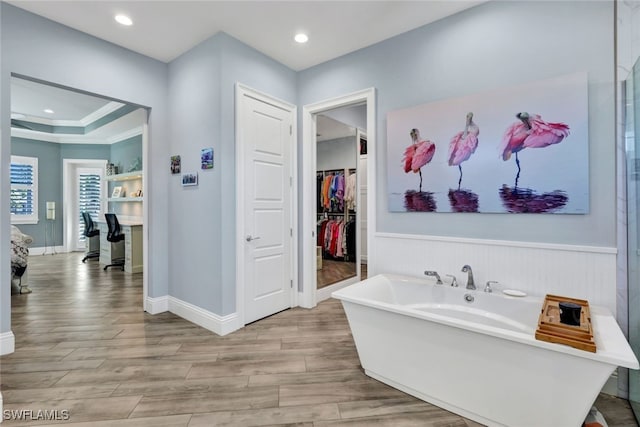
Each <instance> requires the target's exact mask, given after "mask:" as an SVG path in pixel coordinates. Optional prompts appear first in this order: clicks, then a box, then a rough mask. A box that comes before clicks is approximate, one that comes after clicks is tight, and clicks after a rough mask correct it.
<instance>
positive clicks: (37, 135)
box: [11, 128, 109, 144]
mask: <svg viewBox="0 0 640 427" xmlns="http://www.w3.org/2000/svg"><path fill="white" fill-rule="evenodd" d="M11 136H12V137H15V138H25V139H34V140H37V141H45V142H55V143H58V144H109V142H108V141H107V140H106V139H104V138H92V137H88V136H86V135H69V134H54V133H48V132H36V131H32V130H27V129H16V128H11Z"/></svg>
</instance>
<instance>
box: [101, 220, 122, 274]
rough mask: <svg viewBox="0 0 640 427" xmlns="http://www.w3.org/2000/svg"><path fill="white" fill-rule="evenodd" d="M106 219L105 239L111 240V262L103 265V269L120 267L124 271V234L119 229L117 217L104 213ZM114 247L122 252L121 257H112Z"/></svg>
mask: <svg viewBox="0 0 640 427" xmlns="http://www.w3.org/2000/svg"><path fill="white" fill-rule="evenodd" d="M104 217H105V219H106V220H107V240H108V241H110V242H111V264H109V265H105V267H104V271H107V268H109V267H120V268H122V271H124V234H122V230H121V229H120V223H119V222H118V217H116V214H113V213H106V214H104ZM114 248H118V249H120V250H119V252H120V253H121V254H123V256H122V257H118V258H114V257H113V254H114V252H116V251H114Z"/></svg>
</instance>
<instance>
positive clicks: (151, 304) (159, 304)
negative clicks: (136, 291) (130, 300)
mask: <svg viewBox="0 0 640 427" xmlns="http://www.w3.org/2000/svg"><path fill="white" fill-rule="evenodd" d="M145 311H146V312H147V313H149V314H160V313H164V312H167V311H169V296H168V295H165V296H163V297H158V298H152V297H147V299H146V304H145Z"/></svg>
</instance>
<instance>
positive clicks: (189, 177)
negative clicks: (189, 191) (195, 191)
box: [182, 172, 198, 187]
mask: <svg viewBox="0 0 640 427" xmlns="http://www.w3.org/2000/svg"><path fill="white" fill-rule="evenodd" d="M194 185H198V173H197V172H196V173H185V174H182V186H183V187H191V186H194Z"/></svg>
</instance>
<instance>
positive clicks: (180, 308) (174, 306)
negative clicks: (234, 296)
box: [168, 296, 244, 335]
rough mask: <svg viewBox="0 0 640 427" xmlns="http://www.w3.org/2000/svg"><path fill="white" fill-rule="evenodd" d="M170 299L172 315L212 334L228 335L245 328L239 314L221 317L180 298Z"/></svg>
mask: <svg viewBox="0 0 640 427" xmlns="http://www.w3.org/2000/svg"><path fill="white" fill-rule="evenodd" d="M168 299H169V311H170V312H171V313H173V314H176V315H178V316H180V317H182V318H183V319H186V320H188V321H190V322H193V323H195V324H196V325H198V326H202V327H203V328H205V329H207V330H209V331H211V332H215V333H216V334H218V335H227V334H229V333H231V332H233V331H236V330H238V329H240V328H242V327H243V326H244V325H241V324H240V319H239V317H238V314H237V313H232V314H229V315H226V316H219V315H217V314H215V313H211V312H210V311H207V310H204V309H202V308H200V307H196V306H195V305H193V304H190V303H188V302H185V301H182V300H179V299H178V298H174V297H171V296H170V297H168Z"/></svg>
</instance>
